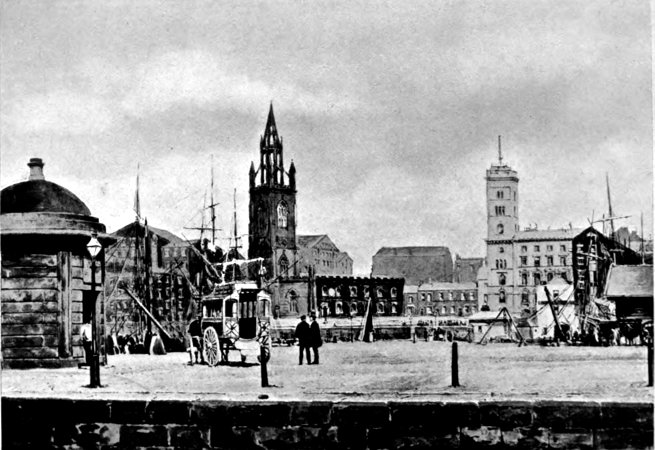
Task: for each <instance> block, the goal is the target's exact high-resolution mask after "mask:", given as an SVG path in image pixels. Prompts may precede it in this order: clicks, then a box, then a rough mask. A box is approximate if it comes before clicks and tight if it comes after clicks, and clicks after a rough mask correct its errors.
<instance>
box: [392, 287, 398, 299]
mask: <svg viewBox="0 0 655 450" xmlns="http://www.w3.org/2000/svg"><path fill="white" fill-rule="evenodd" d="M397 296H398V289H396V288H395V287H392V288H391V298H396V297H397Z"/></svg>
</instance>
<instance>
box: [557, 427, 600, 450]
mask: <svg viewBox="0 0 655 450" xmlns="http://www.w3.org/2000/svg"><path fill="white" fill-rule="evenodd" d="M548 445H549V446H550V448H553V449H556V448H557V449H580V450H586V449H593V448H594V433H593V431H592V430H578V431H572V430H567V431H566V432H551V433H550V436H549V438H548Z"/></svg>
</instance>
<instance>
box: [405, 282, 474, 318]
mask: <svg viewBox="0 0 655 450" xmlns="http://www.w3.org/2000/svg"><path fill="white" fill-rule="evenodd" d="M405 291H406V295H405V302H406V306H409V305H413V307H412V308H411V313H412V314H413V315H418V316H437V317H447V316H458V317H466V316H469V315H471V314H473V313H476V312H477V311H478V295H477V294H478V293H477V286H476V284H475V283H471V282H469V283H425V284H421V285H419V286H407V287H406V289H405ZM406 309H407V308H406Z"/></svg>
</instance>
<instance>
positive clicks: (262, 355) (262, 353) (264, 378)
mask: <svg viewBox="0 0 655 450" xmlns="http://www.w3.org/2000/svg"><path fill="white" fill-rule="evenodd" d="M259 362H260V366H261V369H262V387H268V371H267V370H266V348H265V346H263V345H261V346H260V347H259Z"/></svg>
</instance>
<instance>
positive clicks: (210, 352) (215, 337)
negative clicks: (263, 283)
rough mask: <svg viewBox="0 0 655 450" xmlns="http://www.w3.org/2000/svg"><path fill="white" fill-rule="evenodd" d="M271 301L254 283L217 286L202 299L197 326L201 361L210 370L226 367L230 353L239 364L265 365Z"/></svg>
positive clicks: (269, 350)
mask: <svg viewBox="0 0 655 450" xmlns="http://www.w3.org/2000/svg"><path fill="white" fill-rule="evenodd" d="M270 324H271V297H270V296H269V295H268V294H267V293H266V292H264V291H263V290H262V289H260V288H259V287H258V286H257V284H256V283H247V282H246V283H243V282H242V283H239V282H233V283H225V284H221V285H218V286H217V287H216V288H215V289H214V290H213V292H212V293H211V294H209V295H207V296H205V297H203V299H202V318H201V321H200V326H201V329H202V335H203V344H204V345H203V352H204V356H205V361H206V362H207V364H209V365H210V366H216V365H217V364H219V363H224V364H226V363H228V362H229V357H230V352H238V353H239V355H240V360H239V361H240V362H243V363H245V362H249V361H251V362H254V361H255V360H256V361H259V362H261V355H264V358H265V359H266V361H268V360H269V358H270V355H271V339H270Z"/></svg>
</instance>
